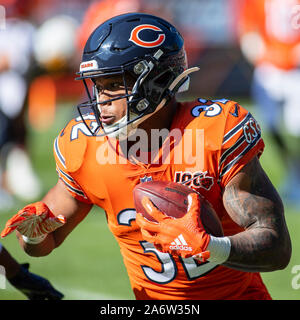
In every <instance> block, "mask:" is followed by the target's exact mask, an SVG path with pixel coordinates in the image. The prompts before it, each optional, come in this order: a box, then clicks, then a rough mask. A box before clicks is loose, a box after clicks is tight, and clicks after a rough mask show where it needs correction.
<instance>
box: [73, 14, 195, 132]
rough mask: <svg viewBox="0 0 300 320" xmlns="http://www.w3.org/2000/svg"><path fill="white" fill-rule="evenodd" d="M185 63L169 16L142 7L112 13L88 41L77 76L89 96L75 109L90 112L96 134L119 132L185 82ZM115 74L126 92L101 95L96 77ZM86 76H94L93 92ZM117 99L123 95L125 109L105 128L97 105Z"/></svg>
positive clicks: (186, 77)
mask: <svg viewBox="0 0 300 320" xmlns="http://www.w3.org/2000/svg"><path fill="white" fill-rule="evenodd" d="M186 69H187V61H186V53H185V50H184V41H183V38H182V36H181V35H180V33H179V32H178V31H177V30H176V28H175V27H174V26H172V25H171V24H170V23H169V22H167V21H165V20H164V19H162V18H159V17H156V16H153V15H149V14H144V13H128V14H123V15H119V16H116V17H113V18H111V19H109V20H107V21H106V22H104V23H102V24H101V25H100V26H98V27H97V28H96V29H95V30H94V31H93V33H92V34H91V35H90V37H89V39H88V40H87V42H86V45H85V48H84V51H83V56H82V62H81V64H80V72H78V74H79V77H78V78H76V79H79V80H83V82H84V84H85V88H86V90H87V93H88V97H89V101H88V102H85V103H82V104H80V105H79V106H78V111H79V113H80V115H81V117H82V119H83V120H84V118H85V117H84V113H85V111H84V109H88V110H89V111H88V112H92V113H93V114H94V116H95V118H96V121H97V123H98V127H97V128H96V129H95V130H93V131H91V129H90V128H89V127H88V128H89V130H90V131H91V133H92V134H93V135H95V134H97V135H98V134H99V133H98V131H99V129H100V128H102V129H103V131H104V134H107V133H108V132H109V133H113V132H115V133H117V132H118V131H119V130H120V129H121V128H123V127H126V126H128V125H129V124H132V125H133V124H135V125H136V124H138V123H140V122H141V121H143V120H144V119H145V118H147V117H146V115H148V116H149V115H151V114H152V113H154V112H155V111H157V110H158V109H160V108H161V107H162V106H163V105H165V103H166V102H167V101H168V100H169V99H170V98H171V97H172V96H173V95H174V94H175V93H176V92H177V91H178V89H179V88H184V87H185V85H184V84H186V83H187V82H188V78H189V77H188V72H187V73H185V72H184V71H185V70H186ZM194 71H196V70H194ZM115 75H120V76H122V79H123V83H124V88H125V92H124V95H121V96H118V97H117V98H116V97H114V98H113V99H110V100H105V101H99V98H98V93H97V88H96V86H95V79H96V78H97V77H109V76H115ZM87 79H91V80H92V82H93V92H92V93H90V92H89V86H88V83H87ZM129 79H130V80H129ZM176 79H177V80H176ZM174 80H176V81H174ZM116 99H126V101H127V115H126V117H124V118H123V119H121V121H118V123H116V124H113V125H111V126H110V128H105V125H103V124H102V123H101V105H102V104H105V103H108V102H109V101H112V100H116ZM158 107H159V108H158ZM105 129H106V130H105Z"/></svg>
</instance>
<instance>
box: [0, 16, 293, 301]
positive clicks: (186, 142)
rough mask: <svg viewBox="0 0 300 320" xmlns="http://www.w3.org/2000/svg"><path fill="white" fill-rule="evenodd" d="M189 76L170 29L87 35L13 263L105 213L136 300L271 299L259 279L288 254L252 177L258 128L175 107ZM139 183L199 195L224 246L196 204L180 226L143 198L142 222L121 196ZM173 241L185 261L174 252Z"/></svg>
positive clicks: (212, 104) (245, 119)
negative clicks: (73, 95) (54, 177)
mask: <svg viewBox="0 0 300 320" xmlns="http://www.w3.org/2000/svg"><path fill="white" fill-rule="evenodd" d="M197 70H198V68H197V67H195V68H188V66H187V61H186V55H185V50H184V41H183V38H182V37H181V35H180V33H179V32H178V30H177V29H176V28H175V27H174V26H173V25H171V24H170V23H168V22H167V21H165V20H163V19H161V18H159V17H156V16H153V15H148V14H141V13H129V14H124V15H119V16H116V17H114V18H111V19H109V20H108V21H106V22H104V23H103V24H101V25H100V26H98V27H97V28H96V29H95V30H94V32H93V33H92V34H91V35H90V37H89V39H88V40H87V43H86V45H85V48H84V52H83V56H82V63H81V65H80V71H79V77H78V79H80V80H82V81H83V83H84V85H85V88H86V90H87V94H88V97H89V101H87V102H85V103H82V104H80V105H79V106H78V111H79V116H78V117H77V118H75V119H73V120H71V121H70V122H69V124H68V125H67V126H66V127H65V128H64V129H63V130H62V131H61V132H60V133H59V135H58V136H57V138H56V139H55V141H54V155H55V159H56V164H57V172H58V176H59V180H58V182H57V184H56V185H55V186H54V187H53V188H52V189H51V190H50V191H49V192H48V193H47V195H46V196H45V197H44V198H43V199H42V200H41V201H40V202H37V203H33V204H30V205H28V206H26V207H25V208H23V209H22V210H20V211H19V212H18V213H17V214H16V215H15V216H13V217H12V218H11V219H10V220H9V221H8V222H7V224H6V227H5V229H4V230H3V231H2V234H1V235H2V237H5V236H6V235H8V234H9V233H11V232H12V231H13V230H16V232H17V236H18V239H19V242H20V245H21V246H22V248H23V249H24V250H25V252H27V253H28V254H29V255H31V256H44V255H47V254H49V253H50V252H51V251H52V250H53V249H55V248H56V247H58V246H59V245H60V244H61V243H62V242H63V241H64V240H65V238H66V237H67V236H68V234H69V233H70V232H72V230H73V229H74V228H75V227H76V225H78V224H79V223H80V222H81V221H82V220H83V219H84V218H85V217H86V215H87V214H88V213H89V211H90V210H91V208H92V206H94V205H96V206H99V207H101V208H103V210H104V211H105V213H106V216H107V222H108V226H109V229H110V231H111V232H112V233H113V235H114V237H115V238H116V240H117V242H118V244H119V246H120V249H121V253H122V255H123V260H124V263H125V266H126V268H127V272H128V275H129V278H130V282H131V286H132V289H133V292H134V294H135V296H136V299H156V300H157V299H180V300H182V299H271V297H270V295H269V293H268V290H267V288H266V287H265V285H264V284H263V282H262V279H261V276H260V274H259V272H261V271H263V272H267V271H274V270H278V269H283V268H285V267H286V266H287V264H288V262H289V260H290V255H291V243H290V238H289V232H288V229H287V226H286V222H285V217H284V210H283V205H282V202H281V200H280V197H279V195H278V193H277V192H276V190H275V189H274V187H273V185H272V183H271V182H270V180H269V179H268V177H267V175H266V174H265V172H264V170H263V169H262V167H261V166H260V162H259V157H260V155H261V153H262V152H263V149H264V142H263V140H262V137H261V131H260V127H259V125H258V123H257V122H256V120H255V119H254V117H253V116H252V115H251V114H250V113H249V112H248V111H247V110H245V109H244V108H243V107H242V106H240V105H239V104H238V103H236V102H234V101H230V100H227V99H221V100H207V99H201V98H199V99H197V100H196V101H194V102H186V103H179V102H177V101H176V99H175V94H176V93H177V92H182V91H184V90H187V88H188V84H189V79H190V75H191V73H193V72H195V71H197ZM157 138H159V139H157ZM155 140H157V141H156V142H155ZM154 142H155V143H154ZM182 142H183V143H182ZM199 145H201V146H202V149H201V152H200V153H198V156H197V157H194V156H193V155H194V152H195V151H197V150H196V149H197V146H199ZM183 151H184V152H183ZM200 158H201V159H200ZM193 159H194V161H191V160H193ZM202 178H203V179H202ZM147 180H167V181H177V182H179V183H185V184H187V185H189V186H190V187H191V188H193V189H194V190H196V191H198V192H199V193H201V194H202V195H203V196H204V197H205V198H206V199H207V200H208V201H209V202H210V203H211V205H212V206H213V208H214V209H215V211H216V212H217V214H218V216H219V218H220V220H221V222H222V226H223V230H224V236H223V237H214V236H212V235H210V234H208V233H207V232H206V231H205V230H204V228H203V226H202V224H201V221H200V222H199V223H198V222H197V221H198V219H197V217H198V216H199V215H200V209H199V200H198V198H197V196H196V197H194V196H191V197H190V199H189V201H190V203H189V210H188V213H187V214H186V215H185V216H184V217H183V218H182V219H166V217H165V216H164V215H163V214H162V213H161V212H160V211H159V210H158V209H157V208H155V207H153V205H152V203H151V202H150V201H149V199H147V198H145V199H144V205H145V208H146V209H147V210H148V212H149V214H151V215H153V216H155V218H156V219H157V221H158V222H157V223H153V222H150V221H147V220H146V219H144V218H143V217H142V216H141V215H140V214H138V213H136V211H135V209H134V204H133V196H132V190H133V188H134V187H135V186H136V185H137V184H139V183H140V182H142V181H147ZM177 238H178V239H177ZM174 241H175V243H176V242H178V241H179V242H180V241H181V243H187V245H188V247H190V248H191V250H190V251H189V252H188V253H187V252H186V251H184V248H185V247H186V246H185V245H184V246H180V245H179V246H178V249H177V250H174V246H172V245H171V244H172V242H174ZM181 248H182V249H181ZM158 249H159V250H158Z"/></svg>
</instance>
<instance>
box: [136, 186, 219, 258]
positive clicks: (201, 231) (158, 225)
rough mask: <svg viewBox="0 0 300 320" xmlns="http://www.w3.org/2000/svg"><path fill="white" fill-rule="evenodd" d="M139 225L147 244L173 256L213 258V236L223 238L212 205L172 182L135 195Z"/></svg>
mask: <svg viewBox="0 0 300 320" xmlns="http://www.w3.org/2000/svg"><path fill="white" fill-rule="evenodd" d="M133 196H134V203H135V208H136V211H137V218H136V221H137V224H138V225H139V226H140V228H141V232H142V234H143V237H144V239H145V240H147V241H149V242H152V243H154V245H155V247H156V248H157V249H158V250H160V251H162V252H168V253H171V254H176V255H180V256H181V257H183V258H188V257H191V256H194V255H197V256H198V259H199V254H200V260H201V257H202V260H203V261H206V260H207V259H208V258H209V252H208V250H207V246H208V244H209V241H210V235H214V236H217V237H221V236H223V229H222V225H221V222H220V220H219V218H218V216H217V214H216V212H215V211H214V210H213V208H212V207H211V205H210V204H209V202H208V201H207V200H205V198H204V197H203V196H201V195H200V194H199V193H197V192H196V191H194V190H193V189H191V188H189V187H187V186H184V185H181V184H178V183H175V182H168V181H150V182H145V183H141V184H139V185H137V186H136V187H135V189H134V191H133Z"/></svg>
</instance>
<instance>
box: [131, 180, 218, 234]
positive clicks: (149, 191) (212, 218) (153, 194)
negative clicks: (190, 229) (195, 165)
mask: <svg viewBox="0 0 300 320" xmlns="http://www.w3.org/2000/svg"><path fill="white" fill-rule="evenodd" d="M192 192H194V193H197V192H196V191H195V190H193V189H191V188H189V187H187V186H185V185H182V184H179V183H176V182H170V181H148V182H143V183H140V184H138V185H137V186H136V187H135V188H134V190H133V199H134V205H135V209H136V211H137V212H139V213H141V214H142V215H143V216H144V217H145V218H146V219H148V220H150V221H155V220H154V219H153V218H152V217H151V216H150V215H149V214H148V213H147V212H146V210H145V209H144V207H143V205H142V199H143V197H144V196H147V197H148V198H149V199H150V200H151V201H152V203H153V204H154V205H155V206H156V207H157V208H158V209H159V210H160V211H161V212H163V213H164V214H165V215H167V216H170V217H173V218H181V217H183V216H184V215H185V214H186V213H187V207H188V199H187V197H188V194H190V193H192ZM200 199H201V221H202V224H203V227H204V228H205V230H206V232H207V233H209V234H211V235H213V236H217V237H222V236H223V235H224V234H223V228H222V225H221V221H220V219H219V217H218V216H217V214H216V212H215V210H214V209H213V208H212V206H211V205H210V203H209V202H208V201H207V200H206V199H205V198H204V197H203V196H201V197H200Z"/></svg>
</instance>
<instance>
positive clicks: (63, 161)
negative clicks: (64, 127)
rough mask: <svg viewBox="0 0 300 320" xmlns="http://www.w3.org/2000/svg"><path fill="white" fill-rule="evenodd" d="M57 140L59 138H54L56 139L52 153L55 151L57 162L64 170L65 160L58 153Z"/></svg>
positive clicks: (59, 152)
mask: <svg viewBox="0 0 300 320" xmlns="http://www.w3.org/2000/svg"><path fill="white" fill-rule="evenodd" d="M58 138H59V136H58V137H56V139H55V141H54V151H55V154H56V156H57V158H58V160H59V161H60V163H61V164H62V166H63V167H64V168H66V160H65V158H64V156H63V155H62V153H61V151H60V148H59V144H58Z"/></svg>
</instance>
